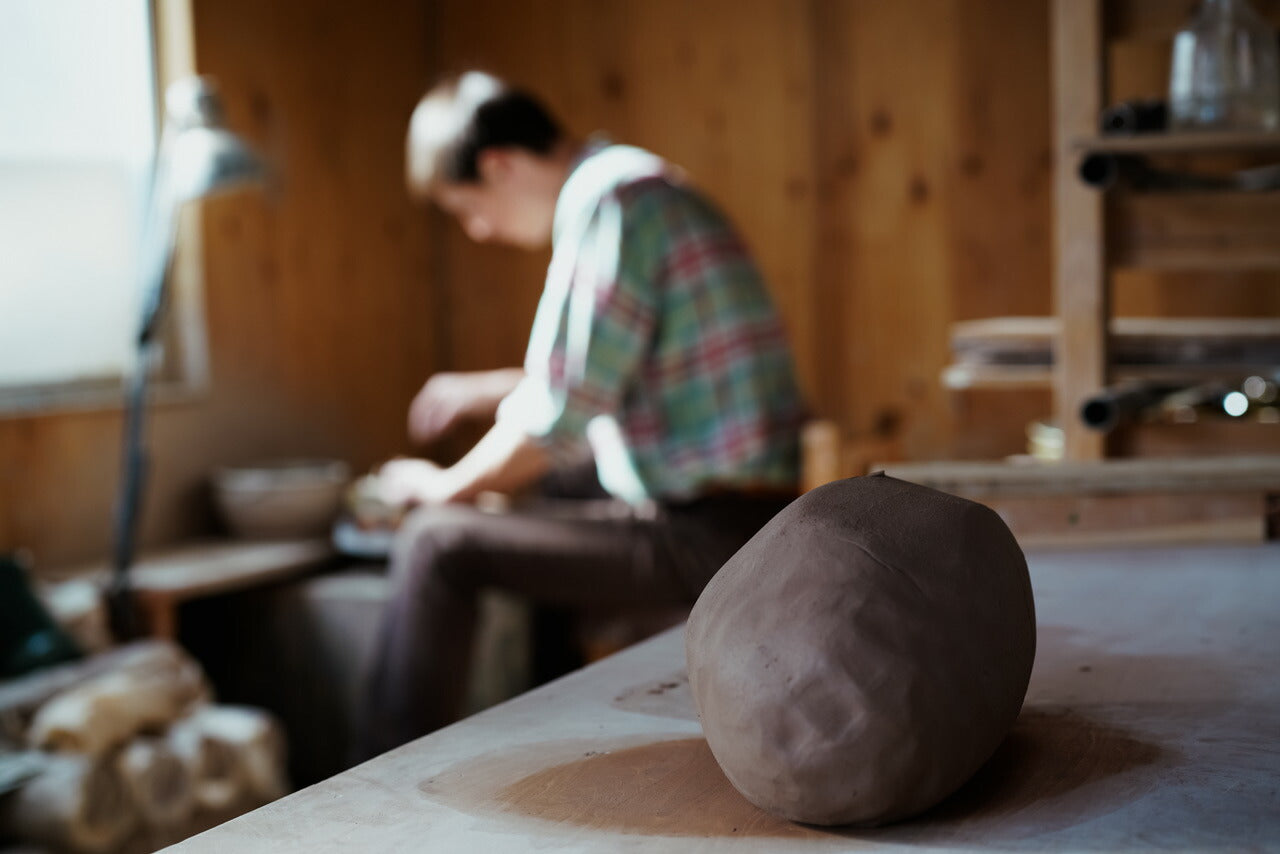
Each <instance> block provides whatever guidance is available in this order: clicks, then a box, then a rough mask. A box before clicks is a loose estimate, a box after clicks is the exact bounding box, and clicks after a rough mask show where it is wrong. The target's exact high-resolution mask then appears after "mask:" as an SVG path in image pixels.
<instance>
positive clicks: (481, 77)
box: [406, 71, 563, 194]
mask: <svg viewBox="0 0 1280 854" xmlns="http://www.w3.org/2000/svg"><path fill="white" fill-rule="evenodd" d="M562 137H563V131H562V130H561V128H560V125H559V123H558V122H557V121H556V120H555V118H554V117H553V116H552V115H551V113H550V112H548V111H547V109H546V108H545V107H544V106H543V105H542V104H541V103H540V102H539V101H538V100H537V99H536V98H534V97H533V96H532V95H530V94H529V93H527V92H524V91H521V90H519V89H514V88H512V87H510V86H508V85H507V84H506V83H504V82H503V81H501V80H499V79H498V78H496V77H494V76H493V75H491V74H486V73H484V72H482V71H467V72H464V73H463V74H459V75H456V76H453V77H449V78H446V79H445V80H443V81H442V82H440V83H438V84H437V85H435V86H434V87H432V88H431V90H430V91H429V92H427V94H426V95H424V96H423V97H422V100H420V101H419V102H418V106H417V108H416V109H415V110H414V111H413V118H412V119H411V120H410V122H409V136H408V143H407V157H406V173H407V174H406V178H407V180H408V183H409V187H410V189H411V190H413V191H414V192H415V193H418V194H426V193H428V192H430V190H431V188H432V186H434V185H436V184H438V183H441V182H447V183H452V184H474V183H476V182H478V181H479V180H480V171H479V167H478V164H477V161H478V160H479V156H480V153H481V152H482V151H484V150H485V149H486V148H495V147H516V148H523V149H525V150H526V151H530V152H533V153H534V154H541V155H545V154H549V153H550V152H551V151H552V149H554V148H555V146H556V144H557V143H558V142H560V140H561V139H562Z"/></svg>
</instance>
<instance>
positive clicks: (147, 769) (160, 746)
mask: <svg viewBox="0 0 1280 854" xmlns="http://www.w3.org/2000/svg"><path fill="white" fill-rule="evenodd" d="M116 768H117V770H118V771H119V773H120V777H121V779H122V780H123V781H124V785H125V788H126V789H127V790H128V792H129V796H130V798H131V799H132V800H133V803H134V806H135V807H137V810H138V815H139V817H140V818H141V819H142V822H143V824H145V825H146V826H147V827H148V828H149V829H151V830H153V831H160V832H161V833H162V835H163V834H166V833H167V832H168V833H169V834H171V833H172V832H173V831H177V830H178V829H180V828H182V827H184V826H185V825H186V823H187V822H188V821H189V820H190V818H191V815H192V813H193V812H194V811H195V806H196V797H195V787H194V785H193V782H192V778H191V771H190V769H189V768H188V767H187V764H186V763H185V762H183V761H182V760H181V759H179V758H178V756H177V755H176V754H175V753H174V752H173V748H172V747H171V746H170V745H169V742H168V740H166V739H164V738H158V737H149V736H144V737H140V738H135V739H134V740H132V741H130V742H129V743H128V744H126V745H125V746H124V748H123V749H122V750H121V751H120V753H119V755H118V756H117V757H116Z"/></svg>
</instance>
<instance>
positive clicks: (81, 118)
mask: <svg viewBox="0 0 1280 854" xmlns="http://www.w3.org/2000/svg"><path fill="white" fill-rule="evenodd" d="M0 21H3V26H0V71H2V72H3V73H0V116H4V119H3V121H0V390H3V389H4V388H8V387H30V386H35V385H42V384H54V383H70V382H79V381H86V380H94V379H106V378H115V377H119V376H120V375H121V374H122V373H124V372H125V371H127V370H128V369H129V367H130V366H131V364H132V360H133V356H134V342H133V338H134V335H135V334H136V325H137V317H138V313H139V311H140V306H139V299H140V295H139V285H138V277H137V275H136V272H135V266H136V262H137V259H136V254H137V248H138V244H139V236H140V229H141V224H142V211H143V205H144V200H145V193H146V182H147V176H148V174H149V166H150V161H151V157H152V153H153V150H154V146H155V140H156V96H155V82H154V69H153V60H152V57H153V54H152V38H151V25H150V14H149V8H148V3H147V0H0Z"/></svg>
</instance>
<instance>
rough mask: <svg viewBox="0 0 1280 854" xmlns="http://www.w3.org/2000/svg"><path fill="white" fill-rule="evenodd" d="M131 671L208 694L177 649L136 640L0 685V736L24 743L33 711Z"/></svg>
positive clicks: (191, 664)
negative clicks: (59, 696)
mask: <svg viewBox="0 0 1280 854" xmlns="http://www.w3.org/2000/svg"><path fill="white" fill-rule="evenodd" d="M134 671H141V672H161V673H166V674H168V675H169V676H168V678H174V679H180V680H181V681H182V683H183V684H184V685H185V686H186V688H187V690H189V691H190V692H191V693H192V695H193V698H194V697H195V696H200V697H207V696H208V694H209V687H208V685H207V684H206V682H205V680H204V677H203V675H201V674H200V671H199V668H198V666H197V665H196V664H195V663H194V662H193V661H192V660H191V658H190V657H189V656H187V655H186V653H184V652H183V651H182V649H181V648H180V647H177V646H175V645H173V644H171V643H168V642H166V641H154V640H151V641H139V642H138V643H132V644H129V645H127V646H122V647H119V648H117V649H113V650H109V651H108V652H105V653H103V654H102V655H95V656H93V657H91V658H86V659H85V660H83V661H76V662H71V663H69V664H63V665H58V666H57V667H50V668H46V669H44V670H39V671H36V672H35V673H29V674H27V675H26V676H23V677H20V678H18V679H10V680H7V681H4V682H0V735H3V736H4V737H6V738H8V739H9V740H11V741H14V742H18V743H22V742H25V741H26V733H27V729H28V727H29V725H30V722H31V719H32V717H33V716H34V715H35V712H36V710H37V709H39V708H40V707H41V706H43V705H44V704H45V703H46V702H48V701H49V700H50V699H52V698H53V697H54V696H55V695H57V694H60V693H62V692H64V691H67V690H69V689H71V688H74V687H76V686H77V685H80V684H82V683H84V682H87V681H89V680H90V679H94V678H96V677H98V676H101V675H103V674H106V673H116V672H134ZM197 677H198V681H197Z"/></svg>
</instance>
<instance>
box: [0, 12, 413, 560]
mask: <svg viewBox="0 0 1280 854" xmlns="http://www.w3.org/2000/svg"><path fill="white" fill-rule="evenodd" d="M195 28H196V45H195V46H196V61H197V67H198V69H199V70H200V71H201V72H202V73H208V74H212V75H214V76H216V77H217V78H218V79H219V81H220V83H221V86H222V89H223V94H224V99H225V101H226V105H227V109H228V113H229V121H230V123H231V125H232V127H234V128H236V129H237V130H240V131H242V132H243V133H244V134H245V135H246V136H247V137H249V138H250V139H251V140H253V141H254V142H255V143H257V144H258V145H259V146H260V148H261V149H262V150H263V151H264V152H265V154H266V155H267V156H268V157H269V158H270V159H271V160H272V161H273V162H274V163H275V164H276V166H277V168H278V174H279V181H278V187H277V188H276V190H275V191H274V192H273V193H272V194H270V195H269V196H268V197H266V198H261V197H249V196H245V197H235V198H231V197H229V198H226V199H219V200H212V201H209V202H207V203H206V204H205V207H204V213H205V217H204V230H205V250H206V253H205V259H204V266H205V271H206V282H205V313H206V319H207V324H208V334H209V344H210V349H211V362H212V364H211V371H212V385H211V388H210V391H209V393H208V394H207V395H204V396H202V397H200V398H199V399H197V400H195V401H192V402H189V403H182V404H170V405H162V406H159V407H157V408H156V409H155V411H154V417H153V418H152V419H151V423H150V427H151V444H152V452H153V457H152V461H153V471H152V478H151V483H150V494H149V496H148V501H147V506H146V513H145V524H144V526H143V540H144V543H146V544H154V543H158V542H167V541H171V540H175V539H179V538H182V537H187V536H193V535H201V534H207V533H209V532H211V531H213V530H215V523H214V520H213V519H212V518H211V514H210V507H209V499H208V495H207V491H206V488H205V478H206V476H207V473H208V472H209V470H210V469H211V468H213V467H214V466H217V465H220V464H226V463H236V462H244V461H248V460H253V459H261V458H267V457H276V456H295V455H298V456H302V455H325V456H336V457H340V458H344V459H347V460H349V461H350V462H351V463H352V464H353V465H355V466H357V467H364V466H368V465H370V464H372V463H373V462H374V461H376V460H378V459H381V458H384V457H386V456H387V455H389V454H392V453H394V452H396V451H399V450H401V449H402V448H403V439H402V436H403V432H404V430H403V423H404V415H403V413H404V407H405V403H406V401H407V399H408V397H409V395H411V394H412V392H413V390H414V389H415V387H416V386H417V385H418V384H419V383H420V382H421V380H422V378H423V377H424V376H425V375H426V374H427V373H428V372H429V371H430V370H432V369H433V368H434V366H435V364H436V356H435V347H436V343H435V339H434V337H433V336H434V331H433V326H434V323H435V318H436V312H435V302H434V299H433V295H432V293H433V292H432V290H431V287H430V283H431V276H430V267H431V264H432V255H431V253H430V247H429V236H428V235H429V220H428V218H427V216H426V214H425V212H423V211H421V210H419V209H415V208H414V207H412V206H411V205H410V204H409V202H408V200H407V199H406V198H405V195H404V192H403V189H402V175H403V166H402V162H403V139H404V135H403V134H404V123H405V116H406V115H407V114H408V111H409V110H410V109H412V107H413V104H414V102H415V101H416V99H417V97H418V95H419V94H420V90H421V88H422V86H423V81H424V80H426V79H427V78H428V76H429V68H428V64H429V56H428V54H427V52H426V50H425V49H424V44H425V43H426V41H427V10H426V7H425V6H424V4H423V3H421V2H418V0H383V2H379V3H376V4H368V5H365V6H361V7H359V9H357V7H356V6H355V5H354V4H352V3H349V2H347V0H271V2H266V3H264V2H258V0H217V2H197V3H196V4H195ZM119 441H120V414H119V412H118V411H106V412H92V413H75V414H50V415H45V416H40V417H31V418H18V419H12V418H10V419H5V420H0V549H7V548H16V547H26V548H30V549H31V550H32V551H33V552H34V554H35V557H36V560H37V565H38V566H39V567H42V568H43V567H50V566H57V565H59V564H64V563H78V562H80V561H86V560H95V559H101V558H103V557H104V556H105V555H106V554H108V545H109V542H110V517H111V508H112V505H113V503H114V493H115V489H116V484H117V480H118V476H119V450H118V448H119Z"/></svg>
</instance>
